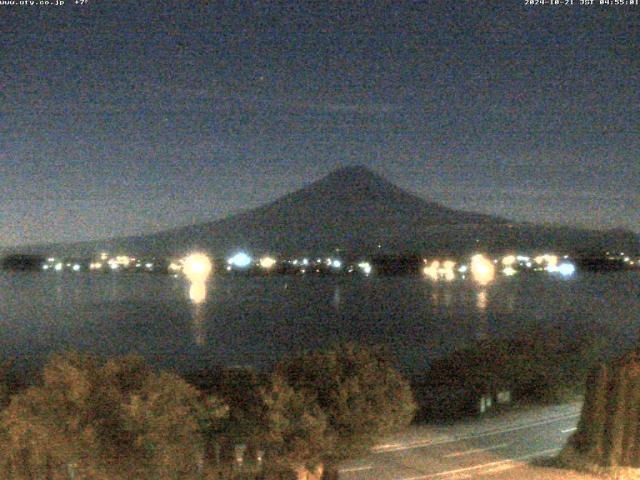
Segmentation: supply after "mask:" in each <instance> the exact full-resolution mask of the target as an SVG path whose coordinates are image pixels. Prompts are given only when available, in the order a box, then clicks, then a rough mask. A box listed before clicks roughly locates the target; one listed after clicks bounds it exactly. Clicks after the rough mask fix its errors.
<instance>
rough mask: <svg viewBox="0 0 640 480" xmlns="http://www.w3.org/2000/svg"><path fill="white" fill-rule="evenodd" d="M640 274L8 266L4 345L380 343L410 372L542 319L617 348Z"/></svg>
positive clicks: (7, 351) (213, 352) (171, 359)
mask: <svg viewBox="0 0 640 480" xmlns="http://www.w3.org/2000/svg"><path fill="white" fill-rule="evenodd" d="M639 278H640V275H638V274H637V273H633V272H620V273H612V274H606V275H602V274H584V273H583V274H580V275H578V276H577V277H576V278H574V279H572V280H561V279H558V278H553V277H550V276H546V275H531V276H524V275H518V276H514V277H497V278H496V280H495V281H494V282H492V283H491V284H490V285H488V286H486V287H480V286H478V285H477V284H475V283H474V282H472V281H471V279H469V280H467V281H462V280H456V281H453V282H442V283H436V282H431V281H429V280H427V279H425V278H424V277H422V276H421V277H386V278H383V277H375V276H371V277H368V278H360V277H357V278H354V277H311V276H309V277H296V278H291V277H277V276H276V277H269V278H263V277H259V278H252V277H224V276H216V275H214V276H213V277H212V278H210V279H209V281H208V282H206V283H204V282H202V283H201V284H199V285H189V284H186V283H185V280H184V279H183V278H173V277H170V276H162V275H136V274H130V275H129V274H119V275H108V274H106V275H95V274H71V273H70V274H30V273H24V274H6V273H2V274H0V300H1V301H0V351H1V352H3V354H4V355H5V356H15V357H17V358H22V359H27V360H33V361H42V359H43V358H44V357H45V356H46V355H47V354H48V353H49V352H52V351H56V350H60V349H63V348H81V349H88V350H91V351H94V352H96V353H99V354H105V355H108V354H121V353H128V352H131V351H137V352H139V353H141V354H143V355H144V356H146V357H147V358H148V359H149V360H150V361H151V362H152V363H154V364H159V365H162V366H170V367H175V368H177V369H187V368H193V367H202V366H207V365H211V364H213V363H222V364H253V365H257V366H264V365H268V364H271V363H273V362H274V361H275V360H277V359H278V358H280V357H282V356H283V355H284V354H286V353H290V352H292V351H297V350H303V349H312V348H318V347H322V346H326V345H328V344H331V343H335V342H339V341H361V342H365V343H382V344H385V345H387V346H388V347H390V348H391V349H392V351H394V352H395V353H396V355H397V356H398V358H399V360H400V361H401V362H402V364H403V365H404V366H405V367H406V368H407V369H410V370H419V369H421V368H423V367H424V366H425V365H426V364H427V363H428V360H429V358H432V357H433V356H436V355H440V354H442V353H445V352H447V351H450V350H451V349H453V348H456V347H460V346H463V345H465V344H467V343H469V342H470V341H473V340H474V339H476V338H478V337H482V338H486V337H491V336H495V335H511V334H513V333H514V332H518V331H521V330H523V329H527V328H529V327H535V326H548V325H559V326H560V328H563V329H565V331H567V332H572V331H575V330H580V329H582V330H584V329H591V328H594V329H595V328H596V327H598V328H599V327H603V328H606V329H607V331H608V332H609V333H608V335H609V338H610V341H611V344H612V347H613V346H615V347H616V349H620V348H621V346H622V345H630V344H632V343H633V342H634V340H635V338H636V337H637V334H638V330H639V329H640V296H639V295H638V293H639V291H640V281H639Z"/></svg>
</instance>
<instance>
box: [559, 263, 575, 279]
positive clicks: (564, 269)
mask: <svg viewBox="0 0 640 480" xmlns="http://www.w3.org/2000/svg"><path fill="white" fill-rule="evenodd" d="M575 271H576V266H575V265H574V264H573V263H568V262H565V263H561V264H560V265H558V272H559V273H560V275H564V276H565V277H569V276H571V275H573V274H574V273H575Z"/></svg>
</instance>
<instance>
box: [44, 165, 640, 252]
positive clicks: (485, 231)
mask: <svg viewBox="0 0 640 480" xmlns="http://www.w3.org/2000/svg"><path fill="white" fill-rule="evenodd" d="M634 242H635V245H636V246H637V244H638V239H637V237H636V236H635V235H633V234H631V233H628V232H618V233H612V232H604V231H589V230H579V229H573V228H568V227H550V226H540V225H533V224H528V223H514V222H510V221H508V220H505V219H503V218H499V217H494V216H490V215H483V214H478V213H470V212H463V211H459V210H453V209H450V208H446V207H444V206H442V205H440V204H438V203H434V202H429V201H427V200H425V199H422V198H420V197H417V196H415V195H412V194H410V193H408V192H405V191H404V190H402V189H400V188H398V187H397V186H395V185H393V184H392V183H390V182H388V181H387V180H385V179H383V178H382V177H380V176H379V175H377V174H375V173H373V172H371V171H369V170H367V169H366V168H364V167H346V168H341V169H338V170H336V171H334V172H332V173H331V174H329V175H328V176H326V177H324V178H322V179H320V180H318V181H316V182H314V183H312V184H310V185H308V186H306V187H304V188H302V189H300V190H298V191H295V192H293V193H290V194H288V195H285V196H283V197H281V198H279V199H277V200H276V201H274V202H272V203H269V204H267V205H265V206H262V207H259V208H256V209H253V210H249V211H246V212H242V213H239V214H236V215H232V216H230V217H228V218H225V219H222V220H217V221H214V222H209V223H203V224H197V225H191V226H187V227H182V228H178V229H173V230H168V231H164V232H160V233H156V234H150V235H143V236H137V237H128V238H122V239H113V240H109V241H104V242H85V243H82V244H76V245H73V246H71V245H69V246H66V247H64V250H65V251H73V252H74V253H89V252H94V251H97V250H100V249H107V250H109V251H116V250H123V251H131V252H138V253H147V252H152V253H156V254H162V255H168V254H181V253H185V252H187V251H189V250H191V249H194V248H201V249H206V250H208V251H210V252H212V253H214V254H216V255H226V254H228V253H230V252H231V251H233V250H236V249H238V248H244V249H248V250H250V251H252V252H254V253H256V254H259V253H263V252H272V253H278V254H305V253H308V254H314V253H317V254H323V253H329V252H332V251H334V250H335V249H336V248H339V249H341V251H344V252H350V253H354V254H361V253H372V252H375V253H400V252H407V251H412V252H433V251H439V252H440V251H449V252H456V253H457V252H461V251H469V250H471V249H476V248H486V249H506V248H527V249H530V248H560V249H562V250H569V251H571V250H575V247H577V246H580V248H585V249H586V248H612V247H614V246H617V245H620V246H621V247H622V246H625V247H626V248H632V246H633V244H634ZM55 250H56V251H59V249H55ZM49 251H51V248H50V247H49Z"/></svg>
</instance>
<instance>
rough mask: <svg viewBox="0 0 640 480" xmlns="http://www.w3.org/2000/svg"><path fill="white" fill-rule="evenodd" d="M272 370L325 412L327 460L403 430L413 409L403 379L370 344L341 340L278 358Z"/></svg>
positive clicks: (407, 386) (356, 451) (345, 455)
mask: <svg viewBox="0 0 640 480" xmlns="http://www.w3.org/2000/svg"><path fill="white" fill-rule="evenodd" d="M276 372H277V374H279V375H281V376H282V377H283V378H285V379H286V380H287V383H288V384H289V385H291V386H292V387H293V388H294V389H295V390H296V391H299V392H301V393H302V394H304V395H305V397H306V398H309V399H315V401H316V402H317V404H318V405H319V407H320V409H321V410H322V412H324V414H325V415H326V418H327V422H328V425H329V434H330V435H331V436H332V437H333V438H334V439H335V448H334V449H333V453H332V455H331V457H332V459H333V460H337V459H340V458H344V457H348V456H351V455H355V454H359V453H361V452H363V451H364V450H365V449H367V448H368V447H370V446H372V445H373V444H374V442H375V441H376V440H378V439H379V438H381V437H382V436H384V435H386V434H389V433H392V432H395V431H398V430H401V429H402V428H405V427H406V426H407V425H409V423H410V422H411V420H412V419H413V416H414V414H415V411H416V404H415V401H414V399H413V393H412V392H411V388H410V386H409V383H408V382H407V381H406V380H405V379H404V378H403V376H402V375H401V374H400V373H399V372H398V371H397V370H396V369H395V368H394V367H393V365H392V363H391V361H390V360H389V357H388V355H386V354H385V353H384V352H383V351H382V350H379V349H376V348H367V347H363V346H358V345H354V344H346V345H343V346H340V347H337V348H334V349H330V350H326V351H321V352H313V353H308V354H304V355H300V356H297V357H294V358H291V359H288V360H285V361H283V362H281V363H280V364H279V365H278V366H277V368H276Z"/></svg>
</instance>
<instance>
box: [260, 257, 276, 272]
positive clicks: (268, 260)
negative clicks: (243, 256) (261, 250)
mask: <svg viewBox="0 0 640 480" xmlns="http://www.w3.org/2000/svg"><path fill="white" fill-rule="evenodd" d="M275 264H276V259H275V258H273V257H262V258H261V259H260V266H261V267H262V268H264V269H265V270H270V269H272V268H273V266H274V265H275Z"/></svg>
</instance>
